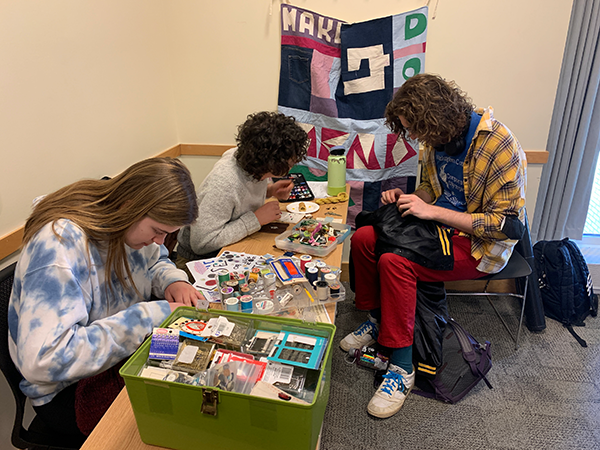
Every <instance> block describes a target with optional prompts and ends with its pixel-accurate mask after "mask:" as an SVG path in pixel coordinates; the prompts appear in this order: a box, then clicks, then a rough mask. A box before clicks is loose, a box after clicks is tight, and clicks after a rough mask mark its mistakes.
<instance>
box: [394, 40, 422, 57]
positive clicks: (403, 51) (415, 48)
mask: <svg viewBox="0 0 600 450" xmlns="http://www.w3.org/2000/svg"><path fill="white" fill-rule="evenodd" d="M425 44H426V42H423V43H422V44H415V45H409V46H408V47H404V48H399V49H398V50H394V59H398V58H403V57H405V56H408V55H416V54H417V53H425Z"/></svg>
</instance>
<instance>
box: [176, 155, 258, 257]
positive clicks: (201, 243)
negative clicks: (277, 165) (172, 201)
mask: <svg viewBox="0 0 600 450" xmlns="http://www.w3.org/2000/svg"><path fill="white" fill-rule="evenodd" d="M236 150H237V149H236V148H232V149H230V150H227V151H226V152H225V153H223V156H222V157H221V159H220V160H219V161H217V163H216V164H215V166H214V168H213V169H212V170H211V171H210V173H209V174H208V176H207V177H206V179H205V180H204V181H203V182H202V184H201V185H200V187H199V188H198V210H199V215H198V220H197V221H196V222H195V223H193V224H192V225H191V226H187V227H184V228H182V229H181V231H180V232H179V235H178V237H177V240H178V242H179V247H178V249H177V253H178V254H179V255H180V256H182V257H184V258H186V259H190V260H193V259H199V258H200V257H201V255H204V254H206V253H210V252H213V251H215V250H218V249H220V248H222V247H225V246H226V245H229V244H233V243H234V242H237V241H240V240H242V239H243V238H245V237H246V236H248V235H250V234H252V233H254V232H256V231H258V230H259V229H260V223H259V222H258V219H257V218H256V215H255V214H254V211H256V210H257V209H258V208H260V207H261V206H262V205H263V204H264V203H265V197H266V195H267V185H268V180H263V181H256V180H255V179H254V178H252V177H251V176H249V175H248V174H247V173H246V172H244V171H243V170H242V169H241V168H240V167H239V166H238V165H237V162H236V160H235V157H234V155H235V152H236Z"/></svg>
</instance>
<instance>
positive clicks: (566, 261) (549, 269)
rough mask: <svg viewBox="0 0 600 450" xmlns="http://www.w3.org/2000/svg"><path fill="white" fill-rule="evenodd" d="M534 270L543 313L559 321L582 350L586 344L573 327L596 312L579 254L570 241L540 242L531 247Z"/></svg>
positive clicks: (587, 271)
mask: <svg viewBox="0 0 600 450" xmlns="http://www.w3.org/2000/svg"><path fill="white" fill-rule="evenodd" d="M533 254H534V258H535V269H536V272H537V275H538V283H539V286H540V292H541V294H542V302H543V304H544V313H545V314H546V316H548V317H550V318H551V319H555V320H558V321H559V322H561V323H562V324H563V325H564V326H565V328H567V330H569V332H570V333H571V334H572V335H573V337H574V338H575V339H577V342H579V344H581V346H582V347H587V343H586V342H585V341H584V340H583V339H581V337H579V336H578V335H577V333H576V332H575V331H574V330H573V327H574V326H575V327H582V326H585V323H584V322H583V321H584V320H585V318H586V317H587V316H588V315H592V316H593V317H595V316H596V314H597V313H598V297H597V296H596V295H594V290H593V287H592V277H591V276H590V273H589V270H588V266H587V264H586V262H585V259H584V257H583V255H582V254H581V251H580V250H579V248H578V247H577V245H576V244H575V243H574V242H573V241H571V240H570V239H569V238H565V239H563V240H560V241H539V242H537V243H536V244H535V245H534V246H533Z"/></svg>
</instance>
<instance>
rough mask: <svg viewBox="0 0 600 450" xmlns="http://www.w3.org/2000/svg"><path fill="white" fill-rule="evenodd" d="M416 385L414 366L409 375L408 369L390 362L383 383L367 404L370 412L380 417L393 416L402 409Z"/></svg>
mask: <svg viewBox="0 0 600 450" xmlns="http://www.w3.org/2000/svg"><path fill="white" fill-rule="evenodd" d="M414 385H415V370H414V368H413V371H412V373H411V374H410V375H409V374H408V373H406V370H404V369H402V368H400V367H398V366H395V365H393V364H390V366H389V368H388V371H387V373H386V374H385V375H384V376H383V383H381V386H379V389H377V392H375V395H374V396H373V398H371V401H370V402H369V405H368V406H367V411H368V413H369V414H371V415H372V416H375V417H379V418H380V419H387V418H388V417H391V416H393V415H394V414H396V413H397V412H398V411H400V408H402V405H403V404H404V400H406V396H407V395H408V393H409V392H410V391H411V390H412V388H413V386H414Z"/></svg>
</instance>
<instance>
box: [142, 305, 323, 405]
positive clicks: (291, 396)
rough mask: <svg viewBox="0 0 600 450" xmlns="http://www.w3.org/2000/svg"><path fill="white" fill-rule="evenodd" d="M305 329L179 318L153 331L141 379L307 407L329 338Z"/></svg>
mask: <svg viewBox="0 0 600 450" xmlns="http://www.w3.org/2000/svg"><path fill="white" fill-rule="evenodd" d="M183 330H186V331H183ZM190 331H191V332H192V333H189V332H190ZM303 331H304V332H302V333H299V332H296V331H291V330H286V329H283V330H281V331H270V330H262V329H254V328H253V327H252V326H251V321H242V320H234V319H233V318H226V317H224V316H215V317H210V318H209V319H208V320H200V319H194V318H187V317H180V318H179V319H176V320H174V321H173V322H172V323H171V324H170V325H169V326H168V327H167V328H155V329H154V332H153V334H152V337H151V344H150V352H149V356H148V360H147V364H146V365H145V366H144V367H143V368H142V370H141V372H140V374H139V376H141V377H145V378H154V379H160V380H163V381H170V382H174V383H184V384H188V385H195V386H209V387H216V388H219V389H221V390H224V391H229V392H238V393H242V394H250V395H257V396H267V397H270V398H277V399H279V400H282V401H292V402H293V403H302V404H308V403H310V402H311V401H312V398H313V397H314V392H315V391H314V389H315V386H316V384H317V382H318V378H319V375H318V374H319V370H320V366H321V363H322V360H323V356H324V353H325V350H326V348H327V343H328V339H327V338H325V337H322V336H317V335H314V336H313V335H311V334H310V332H307V330H303Z"/></svg>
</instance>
